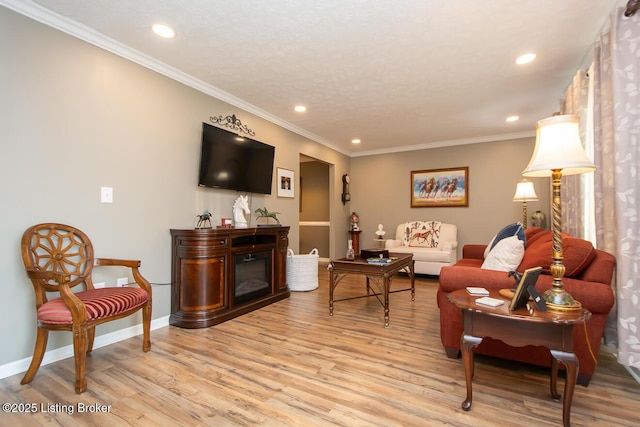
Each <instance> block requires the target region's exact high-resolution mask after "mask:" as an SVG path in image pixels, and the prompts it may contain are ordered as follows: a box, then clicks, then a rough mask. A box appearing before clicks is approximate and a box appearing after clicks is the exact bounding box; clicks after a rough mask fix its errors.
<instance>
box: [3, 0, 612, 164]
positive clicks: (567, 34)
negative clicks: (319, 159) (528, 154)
mask: <svg viewBox="0 0 640 427" xmlns="http://www.w3.org/2000/svg"><path fill="white" fill-rule="evenodd" d="M2 3H3V4H6V5H7V6H9V7H10V8H12V9H15V10H18V11H20V12H22V13H24V14H26V15H30V16H32V17H34V18H36V19H38V20H40V21H42V22H45V23H48V24H49V25H53V26H56V27H58V28H61V29H62V30H64V31H67V32H69V33H72V34H75V35H77V36H79V37H81V38H84V39H85V40H88V41H91V42H93V43H95V44H98V45H102V46H103V47H106V48H108V49H110V50H112V51H115V52H117V53H120V54H123V56H128V57H131V58H134V59H135V60H137V61H138V62H140V63H143V64H145V65H147V66H150V67H152V68H156V69H158V70H160V71H161V72H164V73H165V74H168V75H172V73H173V74H175V75H177V76H178V80H182V81H185V82H186V83H187V84H191V85H192V86H195V87H198V88H200V89H203V88H204V90H205V91H207V92H209V93H213V94H214V95H217V96H219V97H220V98H221V99H223V100H226V101H228V102H231V103H232V104H234V105H235V106H237V107H239V108H242V109H244V110H246V111H249V112H252V113H256V114H258V115H259V116H261V117H264V118H267V119H269V120H271V121H273V122H274V123H277V124H280V125H283V126H284V127H286V128H288V129H291V130H293V131H295V132H297V133H299V134H301V135H303V136H305V137H310V138H311V139H314V140H316V141H318V142H320V143H323V144H325V145H328V146H331V147H333V148H336V149H338V150H339V151H341V152H343V153H345V154H349V155H354V156H357V155H366V154H373V153H378V152H388V151H397V150H406V149H410V148H426V147H434V146H444V145H453V144H460V143H475V142H484V141H492V140H497V139H512V138H521V137H525V136H531V135H533V134H534V129H535V123H536V121H537V120H539V119H542V118H544V117H547V116H550V115H551V114H552V113H554V112H555V111H558V108H559V107H558V106H559V100H560V99H561V98H562V97H563V92H564V90H565V88H566V86H567V85H568V84H569V83H570V81H571V78H572V77H573V75H574V74H575V72H576V71H577V69H578V68H580V67H581V66H585V64H587V63H588V61H589V58H590V52H591V47H592V45H593V43H594V41H595V39H596V37H597V35H598V33H599V32H600V30H601V28H602V27H603V25H605V24H606V22H607V19H608V16H609V14H610V13H611V11H612V10H613V9H614V7H615V6H616V5H617V4H618V5H619V4H621V3H622V2H621V1H620V0H483V1H479V0H269V1H267V0H242V1H231V0H227V1H212V0H172V1H170V0H164V1H159V0H136V1H130V0H91V1H84V0H33V1H31V0H2ZM158 22H162V23H166V24H169V25H171V26H172V27H173V28H174V29H175V30H176V33H177V34H176V37H175V38H174V39H170V40H165V39H160V38H158V37H157V36H155V35H154V34H152V32H151V29H150V28H151V25H152V24H154V23H158ZM127 52H128V53H127ZM527 52H535V53H536V54H537V59H536V60H535V61H534V62H533V63H531V64H529V65H524V66H518V65H516V64H515V63H514V60H515V58H516V57H517V56H519V55H521V54H524V53H527ZM298 104H304V105H306V106H307V108H308V110H307V112H306V113H303V114H300V113H296V112H294V111H293V107H294V106H295V105H298ZM236 113H237V114H238V116H239V117H240V118H241V119H244V118H243V117H242V112H241V111H239V112H236ZM216 114H218V112H213V111H212V115H216ZM514 114H515V115H519V116H520V117H521V119H520V120H519V121H518V122H515V123H506V122H505V118H506V117H507V116H509V115H514ZM243 121H244V122H245V123H246V122H247V120H246V119H244V120H243ZM246 124H247V125H248V126H249V127H251V123H246ZM259 138H260V135H256V139H259ZM353 138H360V139H361V140H362V143H361V144H359V145H353V144H351V142H350V141H351V139H353Z"/></svg>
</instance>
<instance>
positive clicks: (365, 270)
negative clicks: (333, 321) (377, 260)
mask: <svg viewBox="0 0 640 427" xmlns="http://www.w3.org/2000/svg"><path fill="white" fill-rule="evenodd" d="M389 257H390V258H396V259H395V260H393V261H392V262H390V263H389V264H383V265H380V264H369V263H368V262H367V260H366V259H362V258H356V259H354V260H348V259H345V258H342V259H336V260H331V262H330V263H329V274H330V279H331V280H330V281H329V283H330V286H329V315H330V316H333V303H334V302H337V301H346V300H350V299H356V298H366V297H372V296H374V297H376V298H377V299H378V301H379V302H380V304H382V306H383V307H384V327H385V328H388V327H389V294H392V293H395V292H404V291H411V301H414V300H415V299H416V287H415V274H414V272H413V264H414V261H413V254H396V253H390V254H389ZM401 270H407V272H408V273H409V277H410V278H411V287H410V288H406V289H398V290H395V291H391V290H390V287H391V281H392V279H393V276H395V275H396V273H398V272H399V271H401ZM348 274H360V275H364V276H366V278H367V282H366V283H367V294H366V295H359V296H355V297H349V298H342V299H334V293H335V289H336V287H337V286H338V283H340V281H341V280H342V279H343V278H344V277H345V276H346V275H348ZM372 285H374V286H376V288H377V289H376V290H374V289H373V288H372ZM380 296H382V297H383V299H380Z"/></svg>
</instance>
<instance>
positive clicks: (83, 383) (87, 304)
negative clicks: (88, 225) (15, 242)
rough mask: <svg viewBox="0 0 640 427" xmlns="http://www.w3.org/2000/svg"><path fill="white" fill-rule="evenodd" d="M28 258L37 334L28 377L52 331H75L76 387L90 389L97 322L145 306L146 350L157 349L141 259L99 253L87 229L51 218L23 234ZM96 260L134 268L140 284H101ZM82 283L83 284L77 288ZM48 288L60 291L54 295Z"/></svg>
mask: <svg viewBox="0 0 640 427" xmlns="http://www.w3.org/2000/svg"><path fill="white" fill-rule="evenodd" d="M22 260H23V262H24V265H25V268H26V270H27V275H28V277H29V279H31V283H33V288H34V290H35V294H36V298H35V302H36V312H37V323H38V329H37V335H36V343H35V348H34V350H33V359H32V360H31V365H30V366H29V369H28V370H27V372H26V373H25V375H24V378H23V379H22V382H21V383H22V384H28V383H30V382H31V380H32V379H33V377H35V375H36V373H37V372H38V369H39V368H40V364H41V363H42V358H43V357H44V353H45V350H46V348H47V339H48V337H49V331H70V332H71V333H72V334H73V352H74V357H75V372H76V380H75V391H76V393H78V394H79V393H82V392H84V391H85V390H86V389H87V380H86V378H85V361H86V355H87V353H90V352H91V350H92V349H93V340H94V337H95V328H96V326H97V325H100V324H102V323H105V322H109V321H112V320H116V319H121V318H123V317H126V316H129V315H131V314H133V313H135V312H136V311H138V310H142V328H143V340H142V350H143V351H145V352H146V351H149V350H150V349H151V340H150V326H151V285H150V284H149V282H148V281H147V280H146V279H145V278H144V277H142V275H141V274H140V272H139V271H138V268H139V267H140V261H132V260H120V259H105V258H94V257H93V246H92V244H91V241H90V240H89V238H88V237H87V235H86V234H84V233H83V232H82V231H80V230H78V229H76V228H74V227H71V226H69V225H64V224H55V223H46V224H38V225H34V226H33V227H30V228H28V229H27V230H26V231H25V232H24V234H23V236H22ZM94 266H122V267H129V268H131V272H132V275H133V279H134V280H135V282H136V283H137V285H138V287H136V286H126V287H108V288H100V289H95V288H94V286H93V281H92V279H91V272H92V270H93V267H94ZM78 285H82V286H80V287H78V288H76V289H75V292H73V291H72V289H73V288H75V287H76V286H78ZM47 292H55V293H57V294H59V295H60V296H59V297H57V298H53V299H52V298H51V297H50V296H48V295H47Z"/></svg>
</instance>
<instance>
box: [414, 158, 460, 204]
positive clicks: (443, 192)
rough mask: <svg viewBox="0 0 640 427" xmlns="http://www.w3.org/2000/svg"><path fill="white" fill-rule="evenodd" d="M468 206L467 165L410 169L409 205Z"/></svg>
mask: <svg viewBox="0 0 640 427" xmlns="http://www.w3.org/2000/svg"><path fill="white" fill-rule="evenodd" d="M456 206H469V167H459V168H448V169H431V170H420V171H411V207H412V208H426V207H456Z"/></svg>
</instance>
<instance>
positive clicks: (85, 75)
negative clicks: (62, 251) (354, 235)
mask: <svg viewBox="0 0 640 427" xmlns="http://www.w3.org/2000/svg"><path fill="white" fill-rule="evenodd" d="M0 57H1V58H2V65H1V66H0V94H1V97H2V102H1V103H0V135H1V142H0V200H2V221H0V230H1V232H0V235H1V236H2V239H0V258H1V259H2V260H3V262H2V264H1V266H0V272H1V277H2V290H3V298H2V299H1V301H0V337H1V338H2V342H3V343H5V345H3V346H2V348H1V349H0V367H1V366H3V365H4V364H7V363H10V362H15V361H19V360H21V359H24V358H27V357H30V356H31V354H32V351H33V343H34V339H35V311H34V296H33V290H32V287H31V284H30V282H29V281H28V280H27V278H26V275H25V273H24V270H23V265H22V260H21V258H20V238H21V236H22V233H23V231H24V230H25V229H26V228H27V227H29V226H30V225H32V224H35V223H39V222H63V223H68V224H72V225H74V226H77V227H78V228H80V229H82V230H83V231H85V232H86V233H87V234H88V235H89V236H90V237H91V239H92V241H93V244H94V247H95V250H96V256H103V257H118V258H133V259H140V260H141V261H142V268H141V271H142V273H143V274H144V275H145V276H146V277H147V278H148V279H149V280H150V281H152V282H154V283H158V284H162V283H165V284H166V283H168V282H169V281H170V258H171V249H170V242H171V240H170V235H169V229H170V228H192V227H194V226H195V221H196V214H199V213H202V212H203V210H204V209H209V211H211V212H213V214H214V215H213V221H214V223H215V224H219V221H220V218H221V217H231V207H232V204H233V201H234V200H235V198H236V197H237V196H238V193H236V192H233V191H223V190H214V189H199V188H198V187H197V174H198V170H197V168H198V158H199V149H200V148H199V147H200V136H201V127H202V122H208V120H209V117H210V116H216V115H220V114H221V115H223V116H226V115H228V114H234V113H235V114H236V115H238V116H239V117H240V118H241V119H242V121H243V122H244V123H245V124H247V125H248V126H249V127H250V128H251V129H253V130H254V131H255V133H256V136H255V139H258V140H261V141H263V142H265V143H268V144H271V145H274V146H275V147H276V158H275V166H276V167H283V168H286V169H290V170H293V171H294V172H295V176H296V179H297V178H298V176H299V156H300V153H304V154H308V155H311V156H313V157H314V158H316V159H319V160H322V161H324V162H326V163H329V164H331V165H332V166H331V167H330V173H331V175H330V176H331V182H330V193H331V196H332V197H334V198H335V197H337V198H339V191H340V185H341V181H340V178H341V173H342V171H345V170H348V167H349V158H348V157H347V156H344V155H342V154H340V153H338V152H336V151H334V150H331V149H329V148H327V147H325V146H323V145H320V144H317V143H315V142H313V141H310V140H307V139H305V138H303V137H301V136H299V135H297V134H294V133H292V132H290V131H288V130H286V129H283V128H282V127H279V126H276V125H275V124H273V123H271V122H269V121H267V120H264V119H262V118H259V117H256V116H254V115H251V114H249V113H247V112H243V111H242V110H240V109H239V108H237V107H234V106H231V105H228V104H226V103H224V102H222V101H220V100H218V99H215V98H212V97H211V96H208V95H206V94H203V93H201V92H199V91H197V90H195V89H192V88H190V87H187V86H185V85H183V84H180V83H178V82H176V81H174V80H171V79H169V78H167V77H165V76H162V75H160V74H158V73H156V72H153V71H151V70H149V69H147V68H144V67H142V66H140V65H137V64H135V63H133V62H130V61H128V60H125V59H123V58H121V57H119V56H116V55H114V54H111V53H109V52H106V51H104V50H102V49H99V48H97V47H95V46H93V45H90V44H88V43H85V42H83V41H80V40H78V39H76V38H73V37H71V36H69V35H66V34H63V33H61V32H59V31H57V30H54V29H52V28H50V27H47V26H44V25H42V24H39V23H36V22H35V21H32V20H30V19H28V18H25V17H23V16H21V15H18V14H16V13H14V12H11V11H9V10H8V9H6V8H4V7H0ZM336 170H337V171H339V172H340V173H336V172H334V171H336ZM101 186H110V187H113V189H114V203H113V204H102V203H100V197H99V194H100V187H101ZM336 189H337V190H336ZM296 193H297V191H296ZM334 194H337V196H334ZM336 200H338V199H336ZM263 206H267V207H268V208H269V210H272V211H278V212H281V213H282V214H281V215H280V216H279V217H280V220H281V222H282V223H283V224H285V225H291V226H292V228H291V235H290V246H291V248H292V249H294V251H296V252H298V227H297V224H298V217H299V205H298V194H296V198H294V199H288V198H278V197H276V195H275V187H274V194H273V195H270V196H264V195H254V196H253V199H252V211H253V210H255V209H256V208H258V207H263ZM347 209H348V208H346V207H343V206H342V204H339V203H336V204H335V209H332V211H331V212H330V215H331V217H332V218H334V219H335V218H345V217H347V215H348V212H347ZM251 220H252V222H253V223H254V224H255V214H252V217H251ZM346 227H347V225H346V224H345V225H338V226H337V227H335V229H332V233H335V236H342V235H344V234H346ZM338 240H339V239H338V238H335V237H334V238H333V239H332V241H338ZM331 251H332V252H333V251H334V249H333V248H332V249H331ZM340 253H342V244H340ZM105 274H106V275H105V276H104V277H103V278H102V280H106V281H107V284H108V285H114V284H115V279H116V278H117V277H120V275H122V272H121V271H116V272H113V273H105ZM169 291H170V287H169V286H166V285H165V286H161V285H156V286H154V307H153V317H154V319H158V318H161V317H165V316H167V315H168V314H169V312H170V292H169ZM138 323H140V318H139V316H138V317H134V318H133V319H123V320H121V321H118V322H116V323H115V324H110V325H104V326H100V327H99V328H98V331H97V333H98V335H102V334H104V333H107V332H111V331H116V330H119V329H122V328H125V327H128V326H131V325H135V324H138ZM68 335H69V334H66V333H52V334H51V337H50V339H49V345H48V349H49V350H51V349H55V348H59V347H62V346H65V345H69V344H70V342H71V341H70V340H69V337H68Z"/></svg>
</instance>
